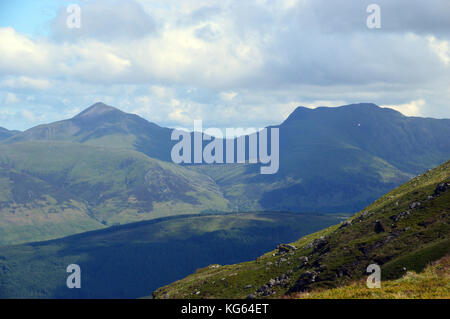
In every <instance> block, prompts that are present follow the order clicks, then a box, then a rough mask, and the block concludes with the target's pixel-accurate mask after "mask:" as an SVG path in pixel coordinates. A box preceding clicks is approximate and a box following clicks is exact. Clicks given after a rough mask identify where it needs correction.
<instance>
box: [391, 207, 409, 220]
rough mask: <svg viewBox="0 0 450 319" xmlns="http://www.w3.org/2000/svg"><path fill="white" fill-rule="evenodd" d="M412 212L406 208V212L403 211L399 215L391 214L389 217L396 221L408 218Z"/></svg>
mask: <svg viewBox="0 0 450 319" xmlns="http://www.w3.org/2000/svg"><path fill="white" fill-rule="evenodd" d="M410 214H411V213H410V212H409V210H406V211H404V212H401V213H400V214H398V215H393V216H391V217H389V218H390V219H392V220H394V221H395V222H398V221H399V220H400V219H408V216H409V215H410Z"/></svg>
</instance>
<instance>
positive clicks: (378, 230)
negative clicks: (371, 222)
mask: <svg viewBox="0 0 450 319" xmlns="http://www.w3.org/2000/svg"><path fill="white" fill-rule="evenodd" d="M374 230H375V232H376V233H377V234H379V233H382V232H384V231H385V230H384V227H383V224H382V223H381V221H380V220H376V221H375V227H374Z"/></svg>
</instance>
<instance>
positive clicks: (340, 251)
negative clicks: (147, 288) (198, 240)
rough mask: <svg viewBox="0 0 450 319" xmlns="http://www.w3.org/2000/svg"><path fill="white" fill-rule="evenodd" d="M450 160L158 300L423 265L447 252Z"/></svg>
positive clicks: (243, 293) (263, 292) (387, 276)
mask: <svg viewBox="0 0 450 319" xmlns="http://www.w3.org/2000/svg"><path fill="white" fill-rule="evenodd" d="M449 212H450V161H447V162H446V163H444V164H442V165H440V166H438V167H436V168H435V169H433V170H430V171H428V172H426V173H424V174H422V175H420V176H417V177H415V178H413V179H411V180H410V181H408V182H407V183H405V184H403V185H402V186H400V187H398V188H396V189H394V190H393V191H391V192H389V193H388V194H386V195H385V196H383V197H381V198H379V199H378V200H376V201H375V202H374V203H372V204H371V205H370V206H368V207H367V208H366V209H364V210H362V211H361V212H359V213H357V214H356V215H355V216H353V217H352V218H350V219H349V220H347V221H345V222H343V223H341V224H339V225H335V226H332V227H329V228H327V229H324V230H322V231H319V232H317V233H314V234H311V235H308V236H305V237H303V238H301V239H300V240H298V241H297V242H294V243H292V244H290V245H286V244H283V245H279V246H278V247H277V249H276V250H274V251H271V252H269V253H267V254H265V255H263V256H261V257H259V258H257V259H256V260H254V261H250V262H246V263H241V264H236V265H225V266H221V265H211V266H209V267H206V268H203V269H199V270H197V272H196V273H194V274H192V275H190V276H188V277H186V278H184V279H182V280H180V281H177V282H174V283H172V284H170V285H168V286H165V287H162V288H160V289H158V290H156V291H155V292H154V293H153V295H152V297H154V298H267V297H270V298H276V297H281V296H284V295H295V294H298V293H299V292H305V291H312V290H315V289H323V288H332V287H337V286H342V285H346V284H348V283H351V282H353V281H355V280H361V279H362V278H365V277H366V276H367V275H368V274H367V273H366V268H367V266H368V265H369V264H373V263H375V264H378V265H380V266H381V271H382V280H391V279H396V278H400V277H402V276H403V275H404V274H405V273H406V272H407V271H410V270H413V271H416V272H420V271H422V270H423V269H424V268H425V267H426V266H427V265H428V264H429V263H430V262H432V261H434V260H438V259H439V258H442V257H443V256H445V255H447V254H449V253H450V239H449V234H450V225H449V222H450V217H449Z"/></svg>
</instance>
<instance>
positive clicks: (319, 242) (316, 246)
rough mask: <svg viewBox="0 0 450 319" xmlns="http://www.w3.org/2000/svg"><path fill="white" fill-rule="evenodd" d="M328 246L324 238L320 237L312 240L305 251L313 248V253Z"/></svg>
mask: <svg viewBox="0 0 450 319" xmlns="http://www.w3.org/2000/svg"><path fill="white" fill-rule="evenodd" d="M326 245H328V240H327V239H326V238H325V236H321V237H320V238H317V239H314V240H313V241H312V242H311V243H309V244H308V245H306V246H305V248H306V249H311V248H313V251H314V252H315V251H317V250H320V249H322V248H323V247H325V246H326Z"/></svg>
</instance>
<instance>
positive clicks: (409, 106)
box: [382, 99, 426, 116]
mask: <svg viewBox="0 0 450 319" xmlns="http://www.w3.org/2000/svg"><path fill="white" fill-rule="evenodd" d="M425 105H426V102H425V100H423V99H419V100H415V101H411V102H409V103H405V104H399V105H382V107H387V108H391V109H394V110H396V111H399V112H400V113H402V114H403V115H406V116H421V115H422V109H423V108H424V107H425Z"/></svg>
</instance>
